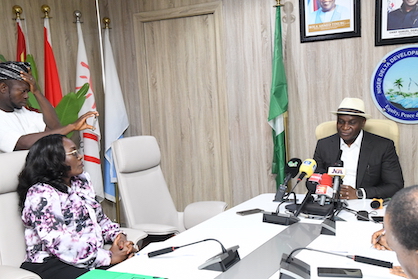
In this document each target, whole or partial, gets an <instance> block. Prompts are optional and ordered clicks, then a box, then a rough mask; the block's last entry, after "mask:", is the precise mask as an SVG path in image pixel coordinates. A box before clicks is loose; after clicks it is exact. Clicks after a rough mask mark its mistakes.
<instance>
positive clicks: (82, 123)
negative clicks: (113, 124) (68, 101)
mask: <svg viewBox="0 0 418 279" xmlns="http://www.w3.org/2000/svg"><path fill="white" fill-rule="evenodd" d="M98 116H99V113H98V112H97V111H89V112H86V113H85V114H83V115H82V116H80V117H79V118H78V119H77V121H76V122H74V123H73V124H71V125H73V128H74V129H73V131H81V130H85V129H91V130H94V129H96V128H95V127H94V126H92V125H89V124H87V119H88V118H90V117H98Z"/></svg>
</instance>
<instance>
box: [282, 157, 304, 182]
mask: <svg viewBox="0 0 418 279" xmlns="http://www.w3.org/2000/svg"><path fill="white" fill-rule="evenodd" d="M301 164H302V160H301V159H299V158H292V159H290V160H289V162H287V164H286V166H285V173H290V174H291V177H292V178H295V177H296V175H297V174H298V173H299V167H300V165H301Z"/></svg>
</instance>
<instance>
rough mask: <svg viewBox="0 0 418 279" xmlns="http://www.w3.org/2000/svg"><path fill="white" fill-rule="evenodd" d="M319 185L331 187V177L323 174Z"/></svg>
mask: <svg viewBox="0 0 418 279" xmlns="http://www.w3.org/2000/svg"><path fill="white" fill-rule="evenodd" d="M321 184H322V185H327V186H329V187H332V177H331V176H330V175H328V174H327V173H324V174H323V175H322V179H321Z"/></svg>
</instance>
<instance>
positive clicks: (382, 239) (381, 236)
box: [372, 229, 392, 250]
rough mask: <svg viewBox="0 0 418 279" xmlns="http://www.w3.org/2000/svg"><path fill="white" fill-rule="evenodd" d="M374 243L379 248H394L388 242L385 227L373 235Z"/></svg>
mask: <svg viewBox="0 0 418 279" xmlns="http://www.w3.org/2000/svg"><path fill="white" fill-rule="evenodd" d="M372 245H373V247H374V248H375V249H377V250H392V249H390V247H389V245H388V243H387V242H386V236H385V230H384V229H381V230H379V231H377V232H375V233H374V234H373V235H372Z"/></svg>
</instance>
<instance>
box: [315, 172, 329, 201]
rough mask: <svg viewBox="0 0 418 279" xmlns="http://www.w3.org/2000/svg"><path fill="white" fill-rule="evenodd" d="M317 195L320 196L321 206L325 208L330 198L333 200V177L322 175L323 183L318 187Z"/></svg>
mask: <svg viewBox="0 0 418 279" xmlns="http://www.w3.org/2000/svg"><path fill="white" fill-rule="evenodd" d="M315 194H317V195H318V196H319V205H320V206H324V205H325V201H326V199H327V197H328V198H332V195H333V190H332V177H331V176H329V175H328V174H326V173H324V174H323V175H322V179H321V183H320V184H319V185H317V186H316V190H315Z"/></svg>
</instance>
